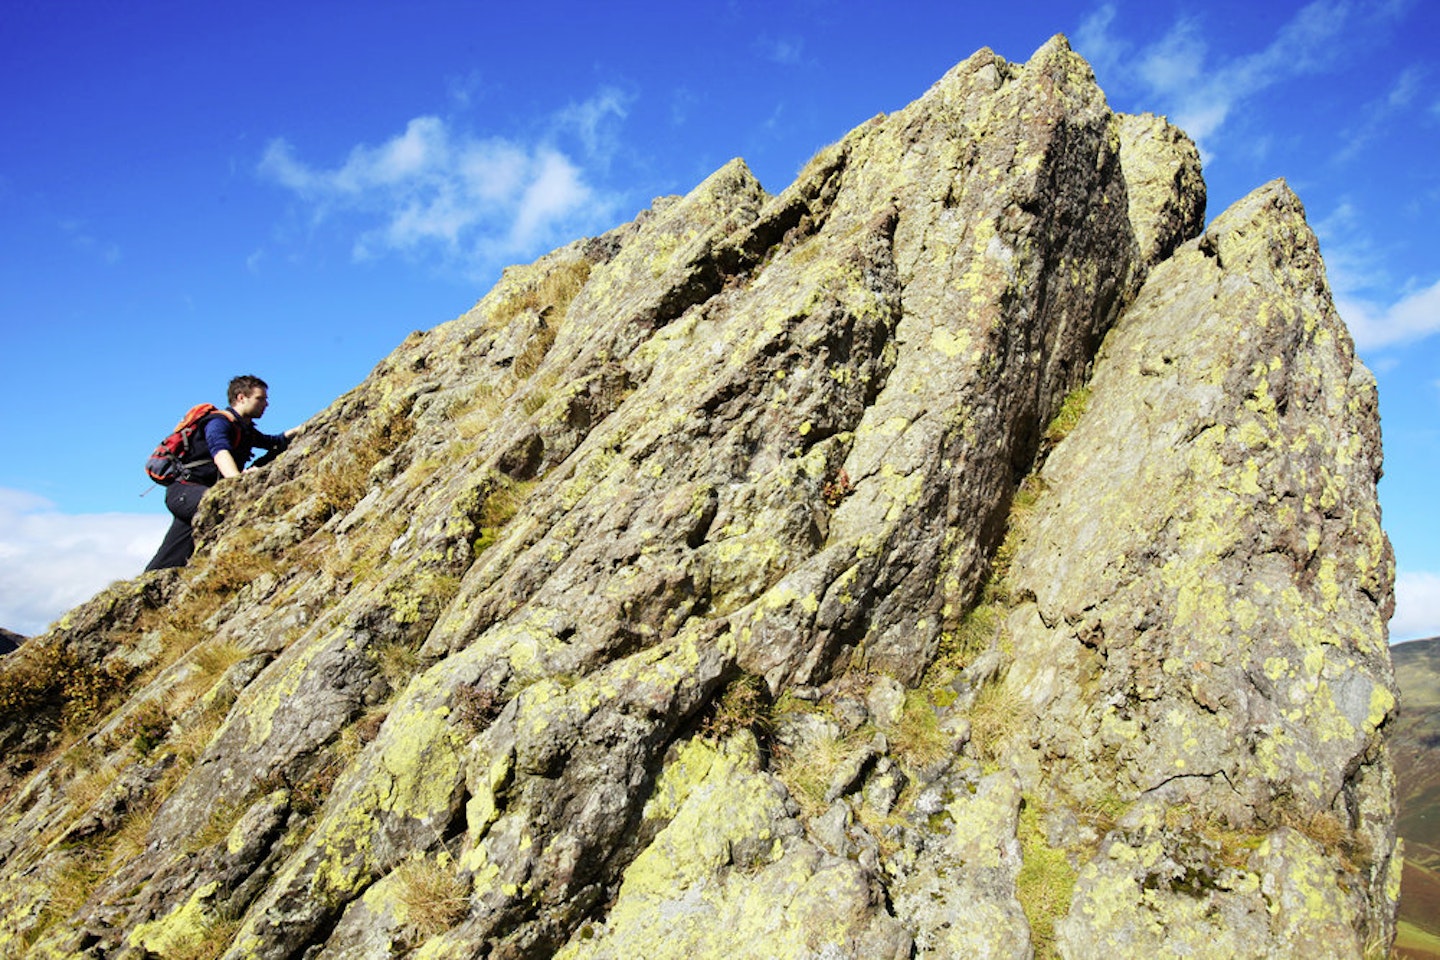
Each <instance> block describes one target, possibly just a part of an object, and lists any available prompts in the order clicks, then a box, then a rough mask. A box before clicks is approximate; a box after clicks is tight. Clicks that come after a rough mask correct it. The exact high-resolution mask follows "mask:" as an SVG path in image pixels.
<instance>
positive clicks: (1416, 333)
mask: <svg viewBox="0 0 1440 960" xmlns="http://www.w3.org/2000/svg"><path fill="white" fill-rule="evenodd" d="M1335 309H1336V310H1338V311H1339V312H1340V316H1341V317H1343V318H1344V320H1345V323H1346V325H1347V326H1349V328H1350V335H1351V336H1352V337H1354V338H1355V346H1356V347H1357V348H1359V349H1360V350H1362V351H1364V350H1381V349H1384V348H1386V347H1398V346H1403V345H1404V344H1408V343H1414V342H1415V341H1417V340H1423V339H1425V338H1426V337H1429V336H1432V335H1434V334H1436V333H1440V281H1437V282H1436V283H1433V284H1431V285H1430V286H1428V287H1426V288H1424V289H1423V290H1418V291H1416V292H1415V293H1411V294H1409V295H1407V296H1405V297H1404V298H1402V299H1401V300H1400V301H1399V302H1397V303H1394V304H1391V305H1390V306H1384V305H1381V304H1375V303H1372V302H1369V301H1366V300H1364V299H1361V298H1358V297H1352V296H1345V295H1337V296H1336V297H1335Z"/></svg>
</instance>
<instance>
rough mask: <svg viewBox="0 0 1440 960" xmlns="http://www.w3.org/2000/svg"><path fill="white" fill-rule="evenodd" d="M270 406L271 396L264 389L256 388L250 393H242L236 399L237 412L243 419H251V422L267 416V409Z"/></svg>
mask: <svg viewBox="0 0 1440 960" xmlns="http://www.w3.org/2000/svg"><path fill="white" fill-rule="evenodd" d="M269 405H270V394H268V393H267V392H266V391H265V388H264V387H256V388H255V389H254V390H252V391H251V392H249V393H242V394H240V396H238V397H236V398H235V412H236V413H238V414H240V416H242V417H249V418H250V419H251V420H259V419H260V418H261V417H263V416H264V415H265V408H266V407H268V406H269Z"/></svg>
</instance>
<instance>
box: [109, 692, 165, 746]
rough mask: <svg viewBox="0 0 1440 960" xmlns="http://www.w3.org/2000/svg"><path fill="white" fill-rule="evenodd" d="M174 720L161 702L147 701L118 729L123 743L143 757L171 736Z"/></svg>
mask: <svg viewBox="0 0 1440 960" xmlns="http://www.w3.org/2000/svg"><path fill="white" fill-rule="evenodd" d="M174 722H175V721H174V718H173V717H171V716H170V711H169V710H167V709H166V708H165V705H164V704H163V703H161V702H160V701H159V700H146V701H145V702H144V703H142V704H140V706H139V707H137V708H135V710H134V711H133V712H132V713H131V714H130V716H128V717H126V718H125V720H124V722H122V723H121V724H120V726H119V728H118V729H117V731H116V732H117V733H118V734H119V735H120V739H121V740H122V741H128V742H129V744H130V747H131V749H133V750H134V751H135V753H136V754H137V755H139V756H141V757H146V756H149V755H150V753H151V752H152V751H153V750H154V749H155V748H156V747H158V746H160V744H162V743H164V742H165V738H166V737H167V736H169V735H170V726H171V724H173V723H174Z"/></svg>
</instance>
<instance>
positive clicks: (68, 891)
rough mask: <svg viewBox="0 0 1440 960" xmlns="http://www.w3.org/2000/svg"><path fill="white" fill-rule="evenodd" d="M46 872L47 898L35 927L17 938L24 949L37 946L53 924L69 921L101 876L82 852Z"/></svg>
mask: <svg viewBox="0 0 1440 960" xmlns="http://www.w3.org/2000/svg"><path fill="white" fill-rule="evenodd" d="M46 873H47V877H46V884H45V887H46V890H47V891H48V893H49V897H48V899H47V900H46V901H45V904H44V906H42V907H41V909H40V914H39V916H38V917H37V918H36V921H35V924H34V925H33V926H32V927H30V929H28V930H26V931H25V933H24V934H23V935H22V937H21V940H22V941H23V943H24V945H25V947H26V948H29V947H33V946H34V945H35V944H36V943H38V942H39V941H40V939H41V938H42V937H43V936H44V934H45V933H46V932H47V931H48V930H49V929H50V928H51V927H53V926H54V925H55V924H57V923H63V922H65V921H67V920H69V919H70V917H71V916H73V915H74V913H75V911H77V910H79V909H80V908H81V907H82V906H84V904H85V901H86V900H88V899H90V894H91V893H93V892H94V890H95V887H96V886H97V885H98V884H99V883H100V881H101V880H102V879H104V877H105V872H104V871H103V870H102V869H101V864H98V863H96V862H95V859H94V857H93V856H92V855H91V854H90V852H89V851H86V850H78V851H73V852H71V853H70V854H68V855H65V856H64V858H63V859H62V860H60V861H59V862H58V863H56V862H51V863H50V864H49V865H48V869H47V871H46Z"/></svg>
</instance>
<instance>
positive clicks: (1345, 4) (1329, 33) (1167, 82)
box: [1075, 0, 1363, 156]
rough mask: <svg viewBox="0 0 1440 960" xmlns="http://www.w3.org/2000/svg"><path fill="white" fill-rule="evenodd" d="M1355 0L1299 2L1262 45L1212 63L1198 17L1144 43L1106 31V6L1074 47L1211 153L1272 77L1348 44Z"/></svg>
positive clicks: (1326, 62)
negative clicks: (1239, 112) (1238, 112)
mask: <svg viewBox="0 0 1440 960" xmlns="http://www.w3.org/2000/svg"><path fill="white" fill-rule="evenodd" d="M1361 6H1362V5H1361V4H1357V3H1355V2H1354V0H1315V2H1313V3H1311V4H1309V5H1308V6H1306V7H1304V8H1302V9H1301V10H1300V11H1299V12H1298V13H1296V14H1295V16H1294V17H1293V18H1291V19H1290V21H1289V22H1287V23H1286V24H1284V25H1283V26H1282V27H1281V28H1280V30H1279V31H1278V32H1277V33H1276V34H1275V37H1274V39H1272V40H1271V42H1270V43H1269V44H1268V45H1267V46H1265V47H1264V48H1263V49H1262V50H1260V51H1258V52H1256V53H1253V54H1250V55H1248V56H1242V57H1235V58H1233V59H1230V60H1222V61H1212V60H1211V59H1210V49H1209V47H1208V45H1207V44H1206V42H1205V40H1204V38H1203V36H1202V35H1201V32H1200V25H1199V21H1196V20H1192V19H1188V18H1187V19H1182V20H1179V21H1177V22H1176V24H1175V25H1174V26H1173V27H1172V28H1171V29H1170V31H1169V32H1168V33H1167V34H1166V35H1165V36H1164V37H1162V38H1161V39H1160V40H1158V41H1156V42H1154V43H1151V44H1148V45H1145V46H1143V47H1141V48H1140V49H1139V50H1138V51H1136V50H1133V49H1132V45H1131V44H1129V43H1128V42H1126V41H1124V40H1121V39H1119V38H1117V37H1115V36H1113V35H1112V33H1111V27H1112V25H1113V23H1114V21H1115V7H1114V5H1113V4H1109V3H1107V4H1105V5H1103V6H1101V7H1099V8H1098V9H1097V10H1096V11H1095V12H1094V13H1092V14H1091V15H1090V16H1089V17H1088V18H1086V19H1085V20H1084V21H1083V22H1082V23H1081V25H1080V29H1079V30H1077V31H1076V34H1075V49H1076V50H1078V51H1079V52H1080V54H1081V55H1082V56H1085V57H1086V58H1087V59H1089V60H1090V63H1091V65H1092V66H1094V67H1095V69H1096V72H1097V74H1100V75H1101V79H1102V85H1104V84H1105V83H1106V82H1108V81H1109V80H1112V79H1113V81H1115V82H1117V83H1118V84H1119V85H1122V86H1123V85H1131V86H1138V87H1140V88H1141V89H1143V91H1144V92H1145V96H1146V99H1147V100H1148V101H1149V102H1153V103H1156V104H1158V105H1159V107H1160V112H1163V113H1166V114H1168V115H1169V116H1170V117H1171V119H1172V120H1173V121H1174V122H1175V124H1176V125H1177V126H1179V127H1180V128H1181V129H1183V130H1184V131H1185V132H1186V133H1188V134H1190V136H1191V137H1192V138H1194V139H1195V141H1196V142H1197V144H1199V145H1200V147H1201V152H1202V154H1205V155H1207V156H1208V155H1209V153H1210V148H1211V146H1212V145H1209V144H1207V143H1206V142H1205V141H1207V140H1210V139H1212V138H1214V137H1215V136H1217V135H1218V134H1219V132H1220V131H1221V129H1222V128H1223V126H1224V124H1225V122H1226V121H1227V120H1228V119H1229V118H1230V117H1231V116H1232V115H1234V113H1235V111H1236V108H1237V107H1238V106H1239V105H1240V104H1241V103H1243V102H1244V101H1245V100H1246V99H1247V98H1250V97H1253V96H1255V95H1256V94H1258V93H1260V92H1261V91H1263V90H1265V89H1266V88H1268V87H1271V86H1274V85H1275V84H1277V83H1280V82H1283V81H1285V80H1289V79H1293V78H1296V77H1300V76H1304V75H1306V74H1310V73H1314V72H1317V71H1320V70H1323V69H1325V68H1327V67H1328V66H1330V65H1331V64H1333V63H1335V62H1338V61H1339V60H1340V59H1341V58H1342V57H1343V56H1344V55H1345V51H1346V49H1347V47H1346V44H1345V42H1344V41H1345V38H1346V36H1347V33H1348V31H1350V30H1351V29H1352V28H1353V25H1354V22H1355V21H1356V20H1357V19H1359V18H1361V17H1362V16H1363V13H1362V11H1361Z"/></svg>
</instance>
